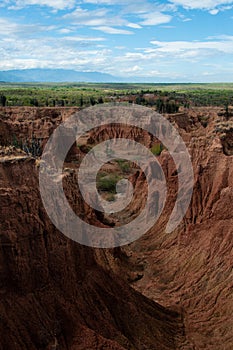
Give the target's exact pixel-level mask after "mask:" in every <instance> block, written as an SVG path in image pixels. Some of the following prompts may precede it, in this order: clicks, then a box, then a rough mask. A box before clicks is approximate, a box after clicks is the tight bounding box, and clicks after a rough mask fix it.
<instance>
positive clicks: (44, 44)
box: [0, 0, 233, 82]
mask: <svg viewBox="0 0 233 350" xmlns="http://www.w3.org/2000/svg"><path fill="white" fill-rule="evenodd" d="M0 55H1V59H0V70H11V69H28V68H56V69H57V68H62V69H74V70H77V71H95V72H103V73H108V74H111V75H114V76H116V77H118V78H119V77H120V78H123V79H124V78H127V79H132V81H133V80H134V78H135V77H141V78H145V81H146V79H147V78H150V79H151V78H154V81H155V82H156V81H158V82H159V81H163V82H168V81H176V82H233V0H170V1H165V0H163V1H150V0H127V1H126V0H14V1H13V0H2V1H1V3H0Z"/></svg>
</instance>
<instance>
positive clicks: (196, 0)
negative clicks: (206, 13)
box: [172, 0, 233, 10]
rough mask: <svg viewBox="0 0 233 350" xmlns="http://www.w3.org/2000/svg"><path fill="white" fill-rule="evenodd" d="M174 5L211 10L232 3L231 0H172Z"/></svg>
mask: <svg viewBox="0 0 233 350" xmlns="http://www.w3.org/2000/svg"><path fill="white" fill-rule="evenodd" d="M172 3H173V4H175V5H180V6H183V7H184V8H186V9H202V10H211V9H215V8H216V7H218V6H221V5H228V4H233V1H232V0H172Z"/></svg>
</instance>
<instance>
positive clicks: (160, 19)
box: [140, 12, 172, 26]
mask: <svg viewBox="0 0 233 350" xmlns="http://www.w3.org/2000/svg"><path fill="white" fill-rule="evenodd" d="M140 17H141V18H142V19H144V20H143V21H142V22H140V24H141V25H146V26H150V25H151V26H155V25H158V24H164V23H168V22H170V21H171V19H172V17H171V16H170V15H165V14H163V13H160V12H150V13H145V14H142V15H140Z"/></svg>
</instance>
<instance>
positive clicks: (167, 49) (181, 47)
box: [151, 37, 233, 54]
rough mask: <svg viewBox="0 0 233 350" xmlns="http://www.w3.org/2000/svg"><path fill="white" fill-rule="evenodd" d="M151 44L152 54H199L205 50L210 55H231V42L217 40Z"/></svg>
mask: <svg viewBox="0 0 233 350" xmlns="http://www.w3.org/2000/svg"><path fill="white" fill-rule="evenodd" d="M151 44H153V45H155V46H156V48H155V49H154V52H163V53H169V54H171V53H173V54H175V53H178V54H184V53H185V52H187V51H191V52H196V53H197V54H200V50H206V52H209V53H210V54H211V52H212V51H215V54H216V51H218V52H220V53H226V54H228V53H233V42H232V40H229V37H228V39H225V40H218V41H216V40H215V41H165V42H162V41H155V40H153V41H151ZM198 50H199V51H198Z"/></svg>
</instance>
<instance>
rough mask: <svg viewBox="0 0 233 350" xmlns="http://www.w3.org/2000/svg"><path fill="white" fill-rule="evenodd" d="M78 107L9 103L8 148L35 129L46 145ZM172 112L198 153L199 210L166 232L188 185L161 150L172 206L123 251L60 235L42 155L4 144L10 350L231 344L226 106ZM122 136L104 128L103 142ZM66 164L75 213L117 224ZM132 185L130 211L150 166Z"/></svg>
mask: <svg viewBox="0 0 233 350" xmlns="http://www.w3.org/2000/svg"><path fill="white" fill-rule="evenodd" d="M64 111H65V112H64ZM73 112H74V110H70V111H69V112H68V111H66V110H65V109H62V108H61V109H54V110H53V109H43V110H42V109H36V108H22V109H17V111H16V110H14V109H11V108H9V109H7V108H6V109H2V110H1V114H0V115H1V116H0V140H1V143H2V144H6V143H7V141H9V138H10V137H11V135H12V134H16V135H17V136H18V137H19V138H20V137H25V135H27V137H30V134H31V133H32V132H33V134H34V135H35V136H36V137H38V138H43V139H44V140H47V138H48V137H49V135H50V134H51V132H52V131H53V130H54V128H55V127H56V126H57V125H59V123H61V121H62V120H64V119H65V118H66V117H67V116H68V115H69V113H71V114H72V113H73ZM54 113H55V114H54ZM63 113H65V114H63ZM206 116H208V118H206V119H205V120H208V123H207V125H206V123H204V125H203V123H202V122H201V121H203V118H204V117H206ZM169 118H170V121H171V122H172V123H174V125H175V126H176V127H179V132H180V133H181V135H182V137H183V139H184V140H185V142H186V144H187V147H188V149H189V152H190V154H191V157H192V163H193V168H194V176H195V184H194V191H193V197H192V201H191V204H190V207H189V210H188V212H187V214H186V216H185V218H184V219H183V221H182V223H181V224H180V225H179V227H178V228H177V229H176V230H175V231H174V232H172V233H171V234H167V233H165V226H166V223H167V221H168V219H169V216H170V214H171V210H172V208H173V206H174V203H175V200H176V193H177V189H178V187H177V186H178V184H177V169H175V166H174V162H173V161H172V159H171V157H170V156H169V152H168V151H167V150H163V151H162V153H161V155H160V156H159V158H158V159H159V161H160V163H161V165H162V167H163V170H164V173H165V175H166V179H167V184H168V197H167V202H166V206H165V208H164V211H163V213H162V215H161V217H160V219H159V221H158V222H157V224H156V225H155V226H154V227H153V228H152V229H151V230H150V231H149V232H148V233H147V234H146V235H144V236H143V237H142V238H141V239H140V240H138V241H136V242H134V243H133V244H131V245H129V246H126V247H122V248H117V249H105V250H101V249H94V248H88V247H84V246H81V245H79V244H78V243H75V242H73V241H71V240H69V239H68V238H66V237H64V236H63V235H62V234H61V233H60V232H58V231H57V230H56V229H55V227H54V226H53V224H52V223H51V222H50V220H49V218H48V217H47V215H46V213H45V210H44V209H43V205H42V202H41V199H40V193H39V189H38V171H39V168H38V167H39V161H38V160H35V159H34V158H32V157H30V156H28V155H27V154H24V153H23V152H22V151H17V150H16V149H15V148H13V149H12V148H10V149H9V147H8V146H7V147H8V150H6V147H5V146H4V147H3V148H2V149H1V158H0V160H1V162H0V198H1V207H0V213H1V222H0V283H1V285H0V332H1V335H2V336H1V341H0V349H2V350H5V349H9V350H11V349H12V350H13V349H14V350H18V349H19V350H24V349H30V350H34V349H45V350H49V349H65V350H70V349H71V350H74V349H75V350H76V349H77V350H79V349H80V350H81V349H85V350H88V349H90V350H92V349H114V350H123V349H132V350H133V349H137V350H144V349H145V350H148V349H153V350H155V349H159V350H162V349H187V350H188V349H214V350H223V349H231V348H232V343H233V323H232V320H231V318H232V313H233V300H232V299H233V297H232V286H233V284H232V278H233V255H232V252H233V237H232V235H233V232H232V225H233V217H232V200H233V191H232V189H233V182H232V181H233V180H232V179H233V158H232V156H231V154H228V155H226V154H225V153H226V152H225V151H224V143H223V142H222V140H223V139H224V137H226V136H224V134H223V131H222V129H221V130H220V129H219V128H218V129H216V125H217V124H218V123H219V122H218V121H217V119H218V116H217V109H213V110H211V109H204V108H202V109H199V110H198V109H196V110H191V111H189V112H187V113H186V115H183V114H181V115H177V116H174V117H173V116H169ZM224 130H225V129H224ZM121 132H122V131H121V130H118V131H117V130H115V129H114V130H113V129H105V131H104V128H101V129H99V133H98V140H99V141H101V140H104V139H106V138H108V137H114V136H116V135H119V133H121ZM128 132H129V130H128ZM131 132H132V133H133V131H132V130H131ZM224 132H225V131H224ZM136 133H138V131H136ZM132 136H133V137H134V136H135V135H132ZM92 137H93V135H89V141H90V139H91V138H92ZM136 137H138V141H141V140H140V135H138V134H137V135H136ZM227 137H228V138H229V137H231V136H230V135H229V134H228V136H227ZM143 141H144V144H145V145H146V146H148V147H150V146H151V142H153V140H152V138H151V136H150V135H148V136H147V137H143ZM227 143H228V144H231V143H232V140H228V141H227ZM90 144H91V142H90ZM66 166H67V168H66V170H65V172H64V187H65V192H66V195H67V197H68V199H69V202H70V204H71V205H72V208H73V209H74V210H75V211H77V213H79V214H80V215H81V216H83V219H85V220H87V221H88V222H90V223H92V224H94V225H100V226H105V227H106V226H108V223H109V222H110V219H109V222H108V220H107V219H106V218H103V217H101V215H100V214H99V213H98V212H96V211H94V210H92V209H91V208H90V207H88V206H87V205H86V204H85V203H83V201H82V199H81V198H80V194H79V191H78V189H77V188H76V187H75V186H76V185H75V178H74V175H73V170H72V165H71V163H68V164H67V165H66ZM131 180H132V182H133V184H134V186H135V189H136V191H135V197H134V201H133V202H132V204H131V205H130V206H129V207H128V208H127V210H126V212H125V217H129V216H130V215H131V214H132V212H134V213H135V212H137V210H139V209H140V206H141V203H142V198H144V196H145V193H146V185H147V184H146V181H145V178H144V176H143V174H142V173H141V172H140V171H138V170H137V171H136V172H135V173H134V175H132V177H131ZM74 189H75V190H74ZM61 215H62V213H61ZM130 284H131V286H130Z"/></svg>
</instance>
